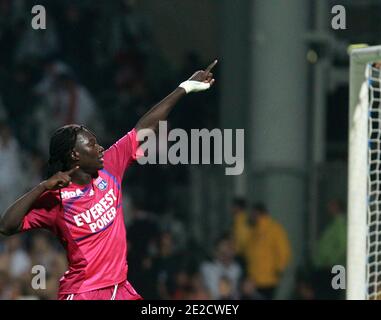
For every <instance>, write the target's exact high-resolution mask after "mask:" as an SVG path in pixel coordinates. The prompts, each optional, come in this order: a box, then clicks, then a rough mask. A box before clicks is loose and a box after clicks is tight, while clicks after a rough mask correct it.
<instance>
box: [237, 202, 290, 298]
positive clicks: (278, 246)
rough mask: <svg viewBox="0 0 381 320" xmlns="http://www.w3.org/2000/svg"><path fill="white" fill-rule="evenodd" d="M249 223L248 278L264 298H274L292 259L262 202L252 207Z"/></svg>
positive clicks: (281, 232) (282, 234) (284, 236)
mask: <svg viewBox="0 0 381 320" xmlns="http://www.w3.org/2000/svg"><path fill="white" fill-rule="evenodd" d="M249 223H250V224H251V226H250V230H249V232H248V240H247V242H246V245H245V248H244V255H245V259H246V265H247V272H248V276H249V278H250V279H251V280H252V281H254V282H255V283H256V284H257V287H258V292H259V293H260V294H261V295H263V297H264V298H266V299H273V298H274V294H275V293H276V289H277V287H278V285H279V283H280V280H281V278H282V274H283V272H284V271H285V269H286V267H287V265H288V264H289V261H290V257H291V248H290V243H289V240H288V237H287V233H286V231H285V230H284V228H283V227H282V226H281V225H280V224H279V223H278V222H277V221H276V220H275V219H274V218H272V217H271V216H270V214H269V212H268V210H267V208H266V206H265V205H264V204H262V203H257V204H255V205H254V206H253V209H252V212H251V214H250V217H249Z"/></svg>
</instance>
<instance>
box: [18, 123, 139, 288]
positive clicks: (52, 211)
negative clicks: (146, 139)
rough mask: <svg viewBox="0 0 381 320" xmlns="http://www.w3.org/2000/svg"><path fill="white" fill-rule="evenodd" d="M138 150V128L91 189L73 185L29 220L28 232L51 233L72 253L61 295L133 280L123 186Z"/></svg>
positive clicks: (52, 194)
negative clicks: (123, 178)
mask: <svg viewBox="0 0 381 320" xmlns="http://www.w3.org/2000/svg"><path fill="white" fill-rule="evenodd" d="M137 150H138V143H137V140H136V130H135V129H133V130H131V131H130V132H129V133H128V134H126V135H125V136H124V137H123V138H122V139H120V140H119V141H117V142H116V143H115V144H114V145H112V146H111V147H110V148H109V149H108V150H106V152H105V154H104V169H102V170H100V171H99V176H98V178H96V179H93V180H92V182H91V183H90V184H88V185H82V186H81V185H76V184H74V183H72V184H71V185H70V186H69V187H67V188H63V189H61V190H60V191H58V190H57V191H47V192H45V193H43V194H42V195H41V196H40V198H39V199H38V200H37V201H36V202H35V204H34V206H33V208H31V210H30V212H29V213H28V214H27V215H26V216H25V217H24V220H23V224H22V231H26V230H29V229H34V228H46V229H49V230H50V231H52V232H53V233H54V234H55V235H56V236H57V237H58V238H59V239H60V241H61V243H62V244H63V246H64V247H65V249H66V251H67V259H68V263H69V270H68V271H66V273H65V274H64V275H63V277H62V278H61V279H60V288H59V293H60V294H73V293H82V292H87V291H90V290H95V289H99V288H105V287H109V286H112V285H115V284H118V283H121V282H123V281H125V280H126V279H127V269H128V266H127V239H126V230H125V224H124V217H123V210H122V188H121V184H122V177H123V174H124V172H125V170H126V169H127V167H128V166H129V165H130V164H131V162H132V161H133V160H135V159H136V153H137ZM59 192H61V197H60V194H59ZM61 199H62V202H61Z"/></svg>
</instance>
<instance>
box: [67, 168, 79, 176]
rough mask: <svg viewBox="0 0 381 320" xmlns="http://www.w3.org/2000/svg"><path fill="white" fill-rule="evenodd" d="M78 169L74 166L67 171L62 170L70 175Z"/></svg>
mask: <svg viewBox="0 0 381 320" xmlns="http://www.w3.org/2000/svg"><path fill="white" fill-rule="evenodd" d="M78 169H79V166H75V167H74V168H72V169H70V170H69V171H66V172H64V173H65V174H67V175H68V176H71V175H72V174H73V173H74V172H75V171H77V170H78Z"/></svg>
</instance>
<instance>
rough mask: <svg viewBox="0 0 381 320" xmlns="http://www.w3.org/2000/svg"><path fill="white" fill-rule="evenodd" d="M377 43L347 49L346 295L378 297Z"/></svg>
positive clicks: (380, 93)
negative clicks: (366, 46)
mask: <svg viewBox="0 0 381 320" xmlns="http://www.w3.org/2000/svg"><path fill="white" fill-rule="evenodd" d="M378 61H381V46H377V47H368V48H365V49H356V50H353V51H352V52H351V67H350V119H349V121H350V123H349V128H350V131H349V171H348V174H349V180H348V183H349V188H348V257H347V275H348V287H347V298H348V299H367V300H374V299H380V298H381V104H380V102H381V63H380V64H378Z"/></svg>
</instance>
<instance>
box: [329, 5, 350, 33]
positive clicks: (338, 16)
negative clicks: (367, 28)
mask: <svg viewBox="0 0 381 320" xmlns="http://www.w3.org/2000/svg"><path fill="white" fill-rule="evenodd" d="M331 13H332V14H334V15H335V16H334V17H333V18H332V20H331V26H332V29H334V30H345V29H346V28H347V14H346V11H345V7H344V6H342V5H339V4H337V5H335V6H333V7H332V9H331Z"/></svg>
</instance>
